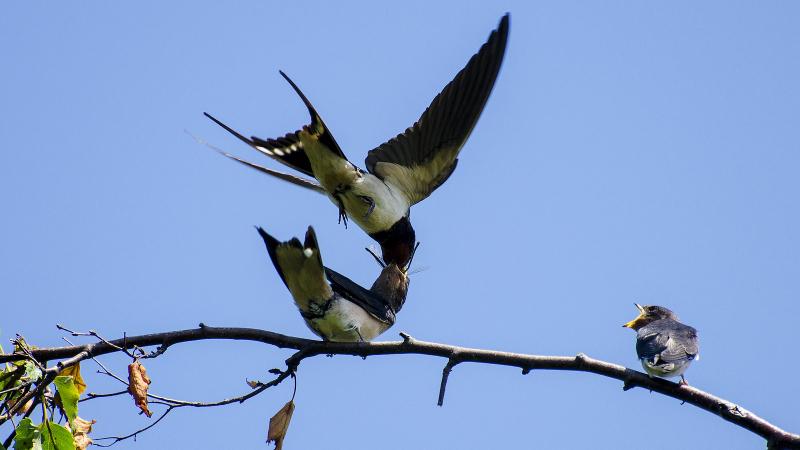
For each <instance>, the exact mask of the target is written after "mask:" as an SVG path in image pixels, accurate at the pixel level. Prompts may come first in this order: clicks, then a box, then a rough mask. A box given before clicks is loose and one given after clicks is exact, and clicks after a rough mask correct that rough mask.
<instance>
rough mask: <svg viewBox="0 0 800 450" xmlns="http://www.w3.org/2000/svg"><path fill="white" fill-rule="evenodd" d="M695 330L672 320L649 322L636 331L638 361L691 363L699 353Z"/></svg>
mask: <svg viewBox="0 0 800 450" xmlns="http://www.w3.org/2000/svg"><path fill="white" fill-rule="evenodd" d="M699 350H700V349H699V342H698V339H697V330H695V329H694V328H692V327H690V326H688V325H684V324H682V323H680V322H678V321H676V320H673V319H661V320H656V321H654V322H651V323H649V324H647V325H645V326H643V327H642V328H640V329H639V330H638V331H637V335H636V354H637V355H638V356H639V358H640V359H646V360H648V361H653V359H654V358H655V357H656V356H657V357H658V359H659V361H663V362H666V363H674V362H681V361H691V360H693V359H695V357H697V354H698V352H699Z"/></svg>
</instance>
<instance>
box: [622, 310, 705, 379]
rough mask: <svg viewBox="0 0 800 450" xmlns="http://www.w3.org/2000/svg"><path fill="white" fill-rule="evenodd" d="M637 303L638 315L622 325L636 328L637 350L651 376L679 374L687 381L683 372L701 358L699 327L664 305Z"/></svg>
mask: <svg viewBox="0 0 800 450" xmlns="http://www.w3.org/2000/svg"><path fill="white" fill-rule="evenodd" d="M634 305H636V308H637V309H638V310H639V315H638V316H637V317H636V318H635V319H633V320H631V321H630V322H628V323H626V324H625V325H622V326H623V327H626V328H631V329H633V330H636V354H637V356H638V357H639V360H640V361H641V362H642V367H643V368H644V370H645V371H646V372H647V373H648V374H649V375H651V376H658V377H677V376H680V377H681V384H688V383H687V382H686V378H684V376H683V373H684V372H685V371H686V369H687V368H688V367H689V364H691V362H692V361H694V360H695V359H699V358H700V355H699V353H698V352H699V350H700V343H699V341H698V338H697V330H695V329H694V328H692V327H690V326H688V325H684V324H682V323H680V322H679V321H678V317H677V316H676V315H675V313H673V312H672V311H670V310H669V309H667V308H664V307H663V306H650V305H647V306H641V305H639V304H637V303H634Z"/></svg>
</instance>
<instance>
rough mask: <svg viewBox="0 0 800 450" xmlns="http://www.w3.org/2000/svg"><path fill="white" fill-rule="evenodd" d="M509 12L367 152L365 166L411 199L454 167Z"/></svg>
mask: <svg viewBox="0 0 800 450" xmlns="http://www.w3.org/2000/svg"><path fill="white" fill-rule="evenodd" d="M508 22H509V16H508V14H506V15H505V16H503V18H502V19H501V20H500V24H499V25H498V27H497V29H496V30H494V31H492V33H491V34H490V35H489V39H488V41H487V42H486V43H485V44H483V46H482V47H481V48H480V50H479V51H478V53H477V54H475V55H474V56H473V57H472V58H471V59H470V60H469V62H468V63H467V65H466V66H465V67H464V68H463V69H462V70H461V71H460V72H459V73H458V74H457V75H456V77H455V78H454V79H453V80H452V81H451V82H450V83H449V84H448V85H447V86H445V88H444V89H443V90H442V92H441V93H439V95H437V96H436V97H435V98H434V99H433V101H432V102H431V104H430V106H428V108H427V109H426V110H425V112H423V113H422V115H421V116H420V118H419V120H417V122H416V123H414V125H412V126H411V127H410V128H408V129H407V130H406V131H405V132H404V133H402V134H399V135H397V136H396V137H394V138H392V139H391V140H389V141H388V142H386V143H384V144H381V145H380V146H379V147H377V148H375V149H374V150H372V151H370V152H369V154H368V155H367V160H366V164H367V169H368V170H369V171H370V172H371V173H373V174H375V175H377V176H378V177H380V178H381V179H383V180H389V181H391V182H392V183H393V184H395V185H397V186H400V187H401V188H402V189H403V190H404V191H405V193H406V195H407V196H408V197H409V200H410V201H411V203H412V204H413V203H417V202H419V201H420V200H422V199H424V198H426V197H427V196H428V195H430V193H431V192H433V191H434V190H435V189H436V188H437V187H439V186H440V185H441V184H442V183H443V182H444V181H445V180H446V179H447V177H449V176H450V174H452V172H453V170H454V169H455V165H456V161H457V157H458V153H459V151H460V150H461V147H462V146H463V145H464V143H465V142H466V140H467V138H468V137H469V135H470V133H471V132H472V129H473V128H474V127H475V124H476V122H477V121H478V117H480V114H481V112H482V111H483V107H484V105H486V101H487V100H488V98H489V94H490V93H491V91H492V87H493V86H494V83H495V80H496V79H497V74H498V72H499V71H500V65H501V63H502V62H503V55H504V53H505V49H506V42H507V40H508V27H509V24H508Z"/></svg>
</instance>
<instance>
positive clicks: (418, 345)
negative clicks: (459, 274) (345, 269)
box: [0, 324, 800, 449]
mask: <svg viewBox="0 0 800 450" xmlns="http://www.w3.org/2000/svg"><path fill="white" fill-rule="evenodd" d="M401 336H402V337H403V340H402V341H397V342H371V343H370V342H356V343H349V342H323V341H315V340H310V339H304V338H299V337H293V336H286V335H283V334H279V333H275V332H272V331H266V330H259V329H254V328H222V327H208V326H205V325H204V324H200V326H199V327H198V328H193V329H187V330H180V331H169V332H164V333H154V334H146V335H141V336H127V337H125V338H124V339H117V340H113V341H106V340H102V341H101V342H95V343H91V344H86V345H74V346H68V347H53V348H39V349H33V350H30V356H33V357H34V358H36V359H37V360H38V361H40V362H42V363H44V362H46V361H52V360H56V359H63V358H68V359H67V360H66V361H61V362H59V363H58V365H57V366H54V367H50V368H48V369H47V370H46V371H45V374H44V375H45V376H44V380H45V381H46V382H47V383H48V384H49V382H51V381H52V379H53V378H55V375H56V373H57V372H58V370H61V368H63V367H66V366H69V365H73V364H77V363H78V362H80V361H82V360H84V359H87V358H90V357H96V356H100V355H104V354H108V353H113V352H117V351H121V349H125V350H127V349H133V348H136V347H149V346H155V345H157V346H159V347H158V349H156V350H155V351H154V352H152V353H151V355H154V356H157V355H161V354H163V353H164V352H165V351H166V349H167V348H168V347H170V346H172V345H175V344H179V343H183V342H191V341H199V340H208V339H226V340H246V341H254V342H262V343H265V344H269V345H272V346H275V347H278V348H291V349H295V350H297V352H296V353H295V354H294V355H292V356H291V357H289V359H287V360H286V364H287V366H288V369H287V371H286V373H293V372H294V370H295V369H296V368H297V366H298V365H299V364H300V362H301V361H302V360H303V359H306V358H310V357H314V356H317V355H329V354H336V355H354V356H361V357H366V356H373V355H398V354H420V355H429V356H437V357H441V358H446V359H447V360H448V363H447V365H446V366H445V370H444V371H443V373H442V375H443V377H442V382H441V386H440V395H439V396H440V401H442V400H443V398H444V388H445V387H446V384H447V376H448V375H449V373H450V370H452V368H453V366H455V365H456V364H462V363H468V362H473V363H482V364H497V365H503V366H510V367H518V368H520V369H522V371H523V373H527V372H529V371H530V370H533V369H538V370H569V371H578V372H588V373H594V374H597V375H602V376H605V377H609V378H614V379H617V380H620V381H622V382H623V383H624V384H623V389H624V390H629V389H632V388H635V387H641V388H644V389H648V390H650V391H653V392H657V393H659V394H662V395H665V396H668V397H672V398H675V399H677V400H680V401H682V402H685V403H689V404H691V405H694V406H696V407H698V408H701V409H703V410H706V411H709V412H711V413H714V414H716V415H717V416H719V417H721V418H722V419H724V420H726V421H728V422H731V423H733V424H736V425H738V426H740V427H742V428H744V429H746V430H748V431H751V432H753V433H755V434H757V435H759V436H761V437H763V438H764V439H766V440H767V445H768V448H770V449H789V448H792V449H800V435H798V434H794V433H789V432H787V431H785V430H783V429H781V428H779V427H777V426H776V425H773V424H772V423H770V422H768V421H766V420H764V419H763V418H761V417H759V416H758V415H756V414H754V413H752V412H750V411H748V410H746V409H744V408H742V407H740V406H739V405H736V404H734V403H732V402H730V401H728V400H725V399H723V398H720V397H717V396H715V395H713V394H710V393H708V392H705V391H702V390H700V389H697V388H696V387H693V386H682V385H680V384H678V383H673V382H670V381H667V380H664V379H661V378H651V377H649V376H648V375H646V374H644V373H642V372H638V371H635V370H632V369H628V368H625V367H624V366H621V365H618V364H613V363H610V362H606V361H601V360H598V359H594V358H590V357H589V356H586V355H585V354H583V353H579V354H578V355H576V356H542V355H528V354H522V353H510V352H501V351H493V350H483V349H475V348H467V347H458V346H453V345H446V344H438V343H434V342H426V341H420V340H417V339H414V338H412V337H411V336H409V335H407V334H404V333H401ZM26 358H29V356H28V355H24V354H16V353H15V354H4V355H0V363H4V362H10V361H18V360H22V359H26ZM42 384H43V383H39V384H37V389H32V390H31V391H30V392H28V394H27V395H26V396H25V397H30V398H33V397H34V396H35V395H36V394H37V392H39V391H40V390H41V389H43V387H42ZM270 384H271V383H270ZM24 401H27V398H23V399H22V400H21V401H20V403H24ZM15 406H17V405H15ZM12 410H13V408H12Z"/></svg>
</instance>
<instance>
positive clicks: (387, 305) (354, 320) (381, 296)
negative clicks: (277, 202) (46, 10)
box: [257, 227, 409, 342]
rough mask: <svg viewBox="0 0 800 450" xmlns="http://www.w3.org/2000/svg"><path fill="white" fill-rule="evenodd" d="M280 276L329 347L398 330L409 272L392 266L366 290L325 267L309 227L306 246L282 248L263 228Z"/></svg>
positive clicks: (285, 244) (296, 241)
mask: <svg viewBox="0 0 800 450" xmlns="http://www.w3.org/2000/svg"><path fill="white" fill-rule="evenodd" d="M257 230H258V234H259V235H260V236H261V238H262V239H263V240H264V244H265V245H266V246H267V252H268V253H269V257H270V259H271V260H272V264H273V265H274V266H275V269H276V270H277V271H278V275H279V276H280V277H281V280H283V283H284V284H285V285H286V287H287V288H288V289H289V292H291V294H292V297H293V298H294V302H295V304H296V305H297V308H298V309H299V310H300V315H301V316H303V319H305V322H306V325H307V326H308V327H309V328H310V329H311V331H313V332H314V334H316V335H317V336H319V337H321V338H322V339H324V340H326V341H338V342H363V341H371V340H372V339H374V338H375V337H377V336H378V335H380V334H381V333H383V332H384V331H386V330H388V329H389V328H390V327H391V326H392V325H394V322H395V319H396V314H397V313H398V312H399V311H400V309H401V308H402V307H403V303H404V302H405V299H406V294H407V293H408V284H409V278H408V274H407V271H408V268H407V267H403V268H401V267H399V266H397V265H396V264H387V265H385V266H384V267H383V270H381V273H380V275H378V278H377V279H376V280H375V283H373V285H372V288H371V289H366V288H364V287H362V286H360V285H359V284H357V283H355V282H354V281H352V280H351V279H349V278H347V277H346V276H344V275H342V274H340V273H338V272H336V271H335V270H333V269H329V268H327V267H325V266H324V265H323V264H322V255H320V251H319V245H318V244H317V236H316V234H315V233H314V229H313V228H312V227H308V231H306V236H305V240H304V242H300V240H299V239H297V238H293V239H291V240H289V241H286V242H281V241H278V240H277V239H275V238H274V237H272V236H271V235H269V234H268V233H267V232H266V231H264V229H263V228H261V227H258V228H257Z"/></svg>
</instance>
